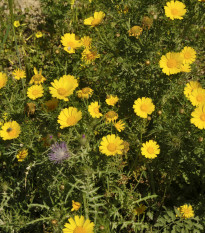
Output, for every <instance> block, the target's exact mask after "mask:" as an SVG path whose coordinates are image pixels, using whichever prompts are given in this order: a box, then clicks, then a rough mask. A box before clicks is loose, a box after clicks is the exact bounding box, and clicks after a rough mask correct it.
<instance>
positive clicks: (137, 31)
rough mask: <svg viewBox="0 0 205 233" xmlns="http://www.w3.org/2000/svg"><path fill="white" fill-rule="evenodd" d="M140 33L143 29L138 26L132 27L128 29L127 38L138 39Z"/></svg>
mask: <svg viewBox="0 0 205 233" xmlns="http://www.w3.org/2000/svg"><path fill="white" fill-rule="evenodd" d="M142 31H143V29H142V28H141V27H140V26H133V27H132V28H130V30H129V31H128V33H129V36H134V37H136V38H137V39H138V38H139V36H140V35H141V34H142Z"/></svg>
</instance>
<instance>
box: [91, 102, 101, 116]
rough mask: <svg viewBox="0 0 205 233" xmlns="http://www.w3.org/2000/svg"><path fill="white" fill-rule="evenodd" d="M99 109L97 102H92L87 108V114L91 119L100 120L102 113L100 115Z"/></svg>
mask: <svg viewBox="0 0 205 233" xmlns="http://www.w3.org/2000/svg"><path fill="white" fill-rule="evenodd" d="M99 108H100V105H99V104H98V102H97V101H95V102H92V103H91V104H90V105H89V106H88V112H89V113H90V115H91V116H92V117H93V118H100V117H101V116H102V113H100V111H99Z"/></svg>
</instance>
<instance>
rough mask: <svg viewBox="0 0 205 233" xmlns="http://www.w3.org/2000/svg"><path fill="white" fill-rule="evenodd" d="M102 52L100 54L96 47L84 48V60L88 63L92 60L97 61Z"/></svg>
mask: <svg viewBox="0 0 205 233" xmlns="http://www.w3.org/2000/svg"><path fill="white" fill-rule="evenodd" d="M99 57H100V54H98V52H97V51H96V50H95V49H91V50H90V49H88V48H86V49H84V50H83V52H82V58H81V59H82V61H83V62H84V63H85V64H86V65H89V64H91V63H92V62H94V61H95V59H97V58H99Z"/></svg>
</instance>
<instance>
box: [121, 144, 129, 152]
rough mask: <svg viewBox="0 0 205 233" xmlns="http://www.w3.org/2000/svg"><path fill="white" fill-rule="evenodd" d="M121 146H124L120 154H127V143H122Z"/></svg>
mask: <svg viewBox="0 0 205 233" xmlns="http://www.w3.org/2000/svg"><path fill="white" fill-rule="evenodd" d="M122 145H123V146H124V148H123V150H122V152H123V154H127V152H128V151H129V149H130V144H129V142H126V141H123V143H122Z"/></svg>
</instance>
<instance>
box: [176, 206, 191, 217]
mask: <svg viewBox="0 0 205 233" xmlns="http://www.w3.org/2000/svg"><path fill="white" fill-rule="evenodd" d="M177 209H178V210H179V212H180V214H181V216H180V217H182V218H192V217H194V211H193V209H192V206H191V205H183V206H180V207H179V208H177Z"/></svg>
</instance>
